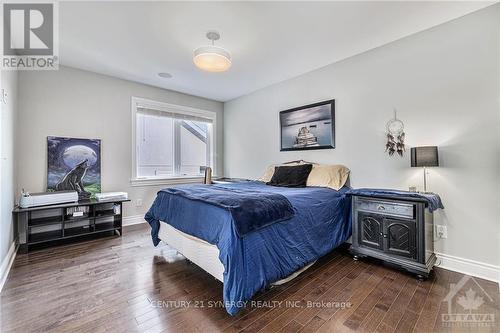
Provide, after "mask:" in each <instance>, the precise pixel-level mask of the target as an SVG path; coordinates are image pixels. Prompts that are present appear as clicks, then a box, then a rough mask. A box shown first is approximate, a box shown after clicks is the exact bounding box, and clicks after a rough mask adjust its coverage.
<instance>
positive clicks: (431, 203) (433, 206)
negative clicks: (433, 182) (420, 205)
mask: <svg viewBox="0 0 500 333" xmlns="http://www.w3.org/2000/svg"><path fill="white" fill-rule="evenodd" d="M347 194H357V195H366V196H377V197H389V196H394V195H397V196H401V197H407V198H416V199H420V200H422V201H425V203H426V205H427V207H428V208H429V210H430V211H431V212H433V211H435V210H437V209H439V208H441V209H444V206H443V203H442V202H441V198H440V197H439V195H437V194H435V193H419V192H408V191H399V190H387V189H374V188H358V189H353V190H350V191H349V192H347Z"/></svg>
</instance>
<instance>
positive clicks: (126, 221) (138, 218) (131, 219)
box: [122, 215, 147, 227]
mask: <svg viewBox="0 0 500 333" xmlns="http://www.w3.org/2000/svg"><path fill="white" fill-rule="evenodd" d="M141 223H147V222H146V220H145V219H144V215H133V216H125V217H124V218H123V219H122V225H123V226H124V227H126V226H128V225H134V224H141Z"/></svg>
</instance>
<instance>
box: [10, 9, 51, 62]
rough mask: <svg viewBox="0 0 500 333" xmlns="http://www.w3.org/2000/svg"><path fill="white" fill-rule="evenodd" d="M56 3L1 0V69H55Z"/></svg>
mask: <svg viewBox="0 0 500 333" xmlns="http://www.w3.org/2000/svg"><path fill="white" fill-rule="evenodd" d="M58 13H59V11H58V3H57V2H56V1H53V2H51V1H43V2H42V1H33V2H29V3H28V2H20V1H2V4H1V13H0V16H1V17H2V26H1V27H2V33H1V34H0V36H1V38H2V41H1V43H0V45H1V46H2V59H1V69H2V70H55V69H58V59H59V58H58V51H59V49H58V45H59V43H58V41H59V34H58V28H59V27H58Z"/></svg>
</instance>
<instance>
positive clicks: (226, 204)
mask: <svg viewBox="0 0 500 333" xmlns="http://www.w3.org/2000/svg"><path fill="white" fill-rule="evenodd" d="M160 192H165V193H169V194H172V195H178V196H181V197H184V198H186V199H190V200H196V201H202V202H205V203H208V204H211V205H214V206H217V207H221V208H224V209H226V210H228V211H229V212H230V213H231V216H232V218H233V221H234V224H235V228H236V233H237V234H238V236H239V237H243V236H245V235H246V234H248V233H250V232H252V231H254V230H257V229H260V228H263V227H265V226H268V225H270V224H272V223H276V222H281V221H286V220H289V219H290V218H292V216H293V215H294V214H295V212H294V209H293V207H292V204H291V203H290V201H288V199H287V198H286V197H285V196H283V195H281V194H278V193H272V192H268V191H262V190H259V189H258V188H253V189H252V190H248V189H245V190H241V189H237V188H228V187H223V186H219V185H184V186H176V187H171V188H166V189H163V190H161V191H160Z"/></svg>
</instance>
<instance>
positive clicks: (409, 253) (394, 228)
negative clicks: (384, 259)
mask: <svg viewBox="0 0 500 333" xmlns="http://www.w3.org/2000/svg"><path fill="white" fill-rule="evenodd" d="M384 234H385V235H386V238H385V239H386V244H385V251H386V252H387V253H391V254H396V255H399V256H403V257H408V258H413V259H416V254H417V252H416V246H415V244H416V232H415V222H413V221H405V220H393V219H387V220H385V221H384Z"/></svg>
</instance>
